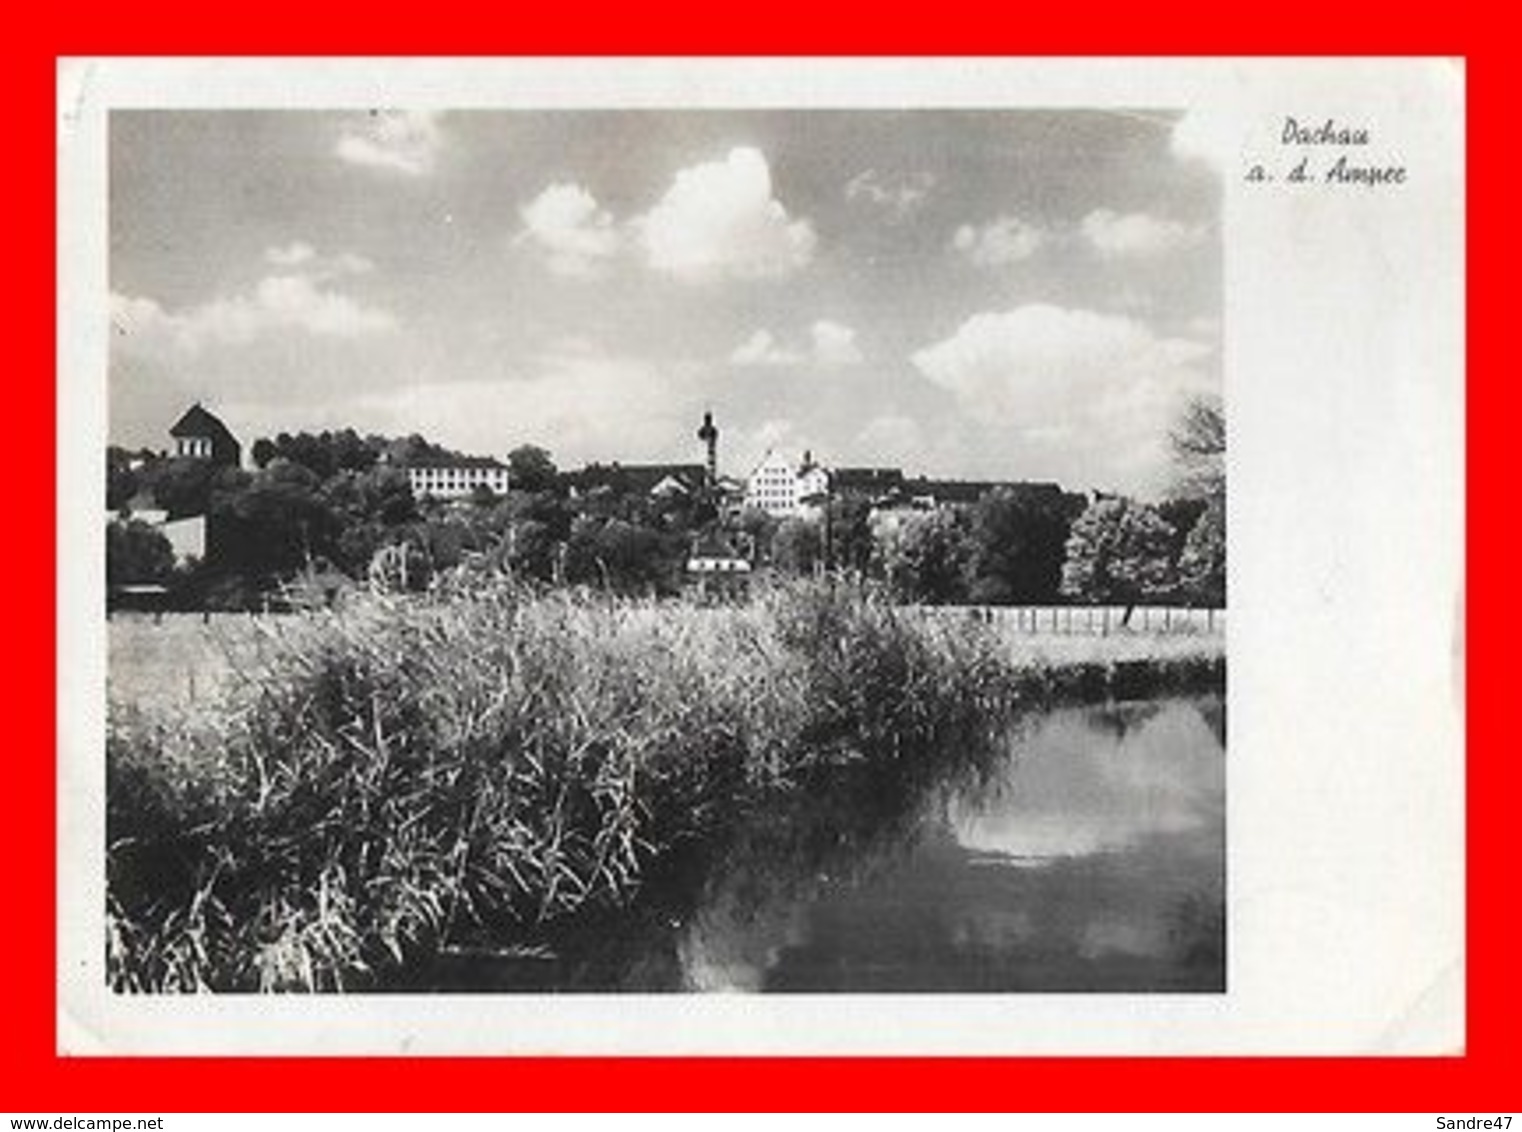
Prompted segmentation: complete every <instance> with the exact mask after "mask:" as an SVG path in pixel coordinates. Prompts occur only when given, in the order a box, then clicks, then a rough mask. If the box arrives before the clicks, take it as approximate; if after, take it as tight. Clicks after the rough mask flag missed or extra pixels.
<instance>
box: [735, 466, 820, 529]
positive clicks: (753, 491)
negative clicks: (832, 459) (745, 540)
mask: <svg viewBox="0 0 1522 1132" xmlns="http://www.w3.org/2000/svg"><path fill="white" fill-rule="evenodd" d="M829 491H830V474H829V472H827V471H825V469H824V468H823V467H821V466H820V465H818V464H816V463H814V459H813V455H812V453H808V452H805V453H804V454H803V463H802V464H801V465H794V464H793V463H792V461H790V460H788V459H787V457H786V456H783V455H781V454H780V453H777V452H773V451H770V450H768V451H767V453H766V456H765V457H763V459H762V460H761V463H759V464H757V465H756V469H755V471H753V472H751V474H750V477H749V478H748V479H747V480H746V481H745V506H746V507H755V508H758V509H760V510H762V511H765V512H766V513H767V514H768V515H773V516H775V517H777V518H779V519H780V518H788V517H791V516H796V515H806V514H809V513H811V512H812V511H813V510H814V509H815V508H817V507H819V506H821V505H823V503H824V501H825V499H826V497H827V496H828V495H829Z"/></svg>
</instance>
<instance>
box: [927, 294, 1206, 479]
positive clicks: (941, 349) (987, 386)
mask: <svg viewBox="0 0 1522 1132" xmlns="http://www.w3.org/2000/svg"><path fill="white" fill-rule="evenodd" d="M1211 352H1212V351H1211V348H1210V347H1208V346H1205V345H1201V344H1200V343H1198V342H1194V341H1191V340H1187V339H1181V338H1165V337H1161V336H1159V335H1157V334H1156V333H1155V332H1154V331H1153V330H1152V329H1151V328H1150V327H1148V326H1147V325H1146V324H1144V323H1142V322H1139V321H1137V320H1134V319H1130V318H1125V317H1121V316H1118V315H1107V314H1100V313H1097V312H1095V311H1088V310H1073V309H1068V308H1063V307H1057V306H1051V305H1047V304H1040V303H1038V304H1031V305H1027V306H1021V307H1016V308H1015V309H1013V310H1009V311H1000V312H985V313H982V314H976V315H973V316H972V317H971V318H969V319H967V320H966V321H965V322H964V323H962V325H961V326H960V327H959V328H958V329H957V330H956V331H955V332H954V333H953V334H952V335H951V336H949V337H948V338H945V339H943V340H942V341H940V342H937V343H935V344H933V345H930V346H927V347H925V348H924V349H922V350H920V351H918V352H917V353H915V354H914V355H913V357H912V359H911V360H912V361H913V363H914V365H915V367H916V368H917V369H918V370H919V371H920V372H921V373H923V374H924V375H925V376H926V377H927V378H929V379H930V380H931V381H933V382H934V383H936V384H937V385H939V386H941V387H942V388H944V389H946V390H948V391H949V392H951V393H952V394H953V395H954V396H955V397H956V399H957V402H958V403H959V404H960V406H961V408H962V410H963V412H964V413H965V414H966V415H967V416H968V417H969V418H971V419H975V420H977V421H979V422H981V423H983V424H985V425H989V426H992V427H995V428H997V429H1000V430H1003V431H1004V432H1005V433H1006V434H1007V435H1008V437H1009V443H1010V444H1011V446H1012V451H1013V452H1014V453H1016V454H1018V457H1019V459H1020V462H1021V466H1022V468H1023V473H1022V474H1025V475H1029V476H1031V477H1033V478H1039V477H1048V478H1055V479H1059V480H1061V481H1062V482H1064V483H1067V484H1069V486H1072V487H1082V486H1094V485H1097V486H1105V487H1121V488H1124V489H1128V490H1143V491H1146V490H1154V489H1156V488H1157V487H1158V486H1160V485H1161V483H1162V482H1163V481H1164V480H1165V479H1166V475H1167V436H1168V430H1169V428H1170V426H1171V425H1172V423H1173V422H1174V420H1175V419H1176V415H1177V413H1178V412H1179V410H1180V408H1181V405H1182V402H1183V401H1184V400H1185V399H1186V397H1187V396H1188V395H1189V394H1190V393H1192V392H1196V391H1201V390H1203V389H1205V388H1208V387H1210V386H1211V384H1212V380H1213V379H1212V378H1210V377H1209V376H1208V375H1207V374H1206V373H1205V372H1203V369H1202V367H1201V366H1200V365H1199V363H1201V362H1202V361H1203V360H1204V359H1205V358H1206V357H1207V356H1208V355H1210V354H1211Z"/></svg>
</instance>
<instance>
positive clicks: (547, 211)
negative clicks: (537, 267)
mask: <svg viewBox="0 0 1522 1132" xmlns="http://www.w3.org/2000/svg"><path fill="white" fill-rule="evenodd" d="M518 214H519V216H521V217H522V218H523V233H522V238H524V239H526V240H528V241H529V242H531V243H532V244H533V245H534V246H535V247H537V248H538V249H539V251H540V252H542V253H543V254H544V257H545V263H546V264H547V265H548V266H549V268H550V270H551V271H553V272H555V273H556V274H557V275H567V276H576V277H582V278H588V277H591V276H595V275H598V274H600V273H601V272H602V271H603V269H604V268H605V266H606V264H607V261H608V260H609V259H611V258H612V256H613V255H614V254H615V253H616V252H617V251H618V248H619V244H620V237H619V231H618V228H617V226H616V225H615V224H614V222H613V217H612V215H611V214H610V213H609V212H608V211H607V210H606V209H604V208H602V207H601V206H600V205H598V203H597V199H596V198H595V197H594V196H592V194H591V193H589V192H588V191H587V190H586V189H584V188H582V187H581V186H580V185H574V184H554V185H550V186H549V187H548V188H546V189H545V190H544V191H543V192H541V193H540V194H539V195H538V196H537V197H535V198H534V199H533V200H532V201H530V202H529V203H528V204H526V205H524V206H523V207H522V208H521V209H519V210H518Z"/></svg>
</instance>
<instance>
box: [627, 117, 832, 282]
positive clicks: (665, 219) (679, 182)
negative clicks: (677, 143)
mask: <svg viewBox="0 0 1522 1132" xmlns="http://www.w3.org/2000/svg"><path fill="white" fill-rule="evenodd" d="M636 223H637V227H638V230H639V234H640V238H641V240H642V242H643V244H644V248H645V253H646V256H647V257H648V260H649V263H650V266H651V267H652V268H654V269H655V270H657V271H664V272H667V273H669V274H671V275H673V276H675V277H676V278H678V279H681V280H684V281H686V282H704V281H708V280H712V279H719V278H725V277H731V278H765V277H775V276H781V275H786V274H788V273H790V272H792V271H795V270H797V269H798V268H800V267H803V266H804V265H806V264H807V263H808V262H809V261H810V260H811V259H812V258H813V255H814V247H815V244H816V242H817V239H816V237H815V235H814V228H813V226H812V225H811V224H810V223H809V222H808V221H807V220H794V219H792V218H791V217H790V216H789V215H788V212H787V209H786V208H785V207H784V206H783V205H782V202H781V201H779V200H777V199H776V197H775V196H773V195H772V175H771V168H770V166H768V164H767V161H766V156H765V155H764V154H763V153H761V151H760V150H757V149H751V148H744V147H742V148H737V149H732V150H730V152H729V155H728V156H727V157H726V158H725V159H724V160H722V161H711V162H706V163H704V164H701V165H693V166H690V167H688V168H686V169H682V170H680V171H679V172H678V173H677V174H676V177H675V179H674V180H673V181H672V183H671V187H670V188H669V189H667V190H666V195H665V196H663V197H662V198H661V199H660V201H659V202H657V204H656V205H655V207H654V208H652V209H651V210H650V212H649V213H647V214H646V215H645V216H644V217H643V218H641V219H640V220H639V221H637V222H636Z"/></svg>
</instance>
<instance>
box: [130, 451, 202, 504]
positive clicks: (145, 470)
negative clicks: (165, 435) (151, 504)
mask: <svg viewBox="0 0 1522 1132" xmlns="http://www.w3.org/2000/svg"><path fill="white" fill-rule="evenodd" d="M220 470H221V469H219V468H218V467H217V466H216V465H215V464H213V463H212V462H211V461H210V460H201V459H197V458H195V457H193V456H178V457H173V458H171V459H166V460H159V461H156V462H155V463H153V464H151V465H144V466H143V467H142V468H141V469H140V470H139V473H138V479H139V484H140V486H141V487H143V488H146V489H147V490H149V491H151V492H152V493H153V498H154V499H155V500H156V501H157V503H158V505H159V506H160V507H161V508H163V509H164V510H165V511H168V512H169V517H170V518H171V519H182V518H184V517H186V516H187V515H204V514H206V513H207V512H208V511H209V510H211V502H212V487H213V485H214V483H215V482H216V480H217V473H218V472H219V471H220Z"/></svg>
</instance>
